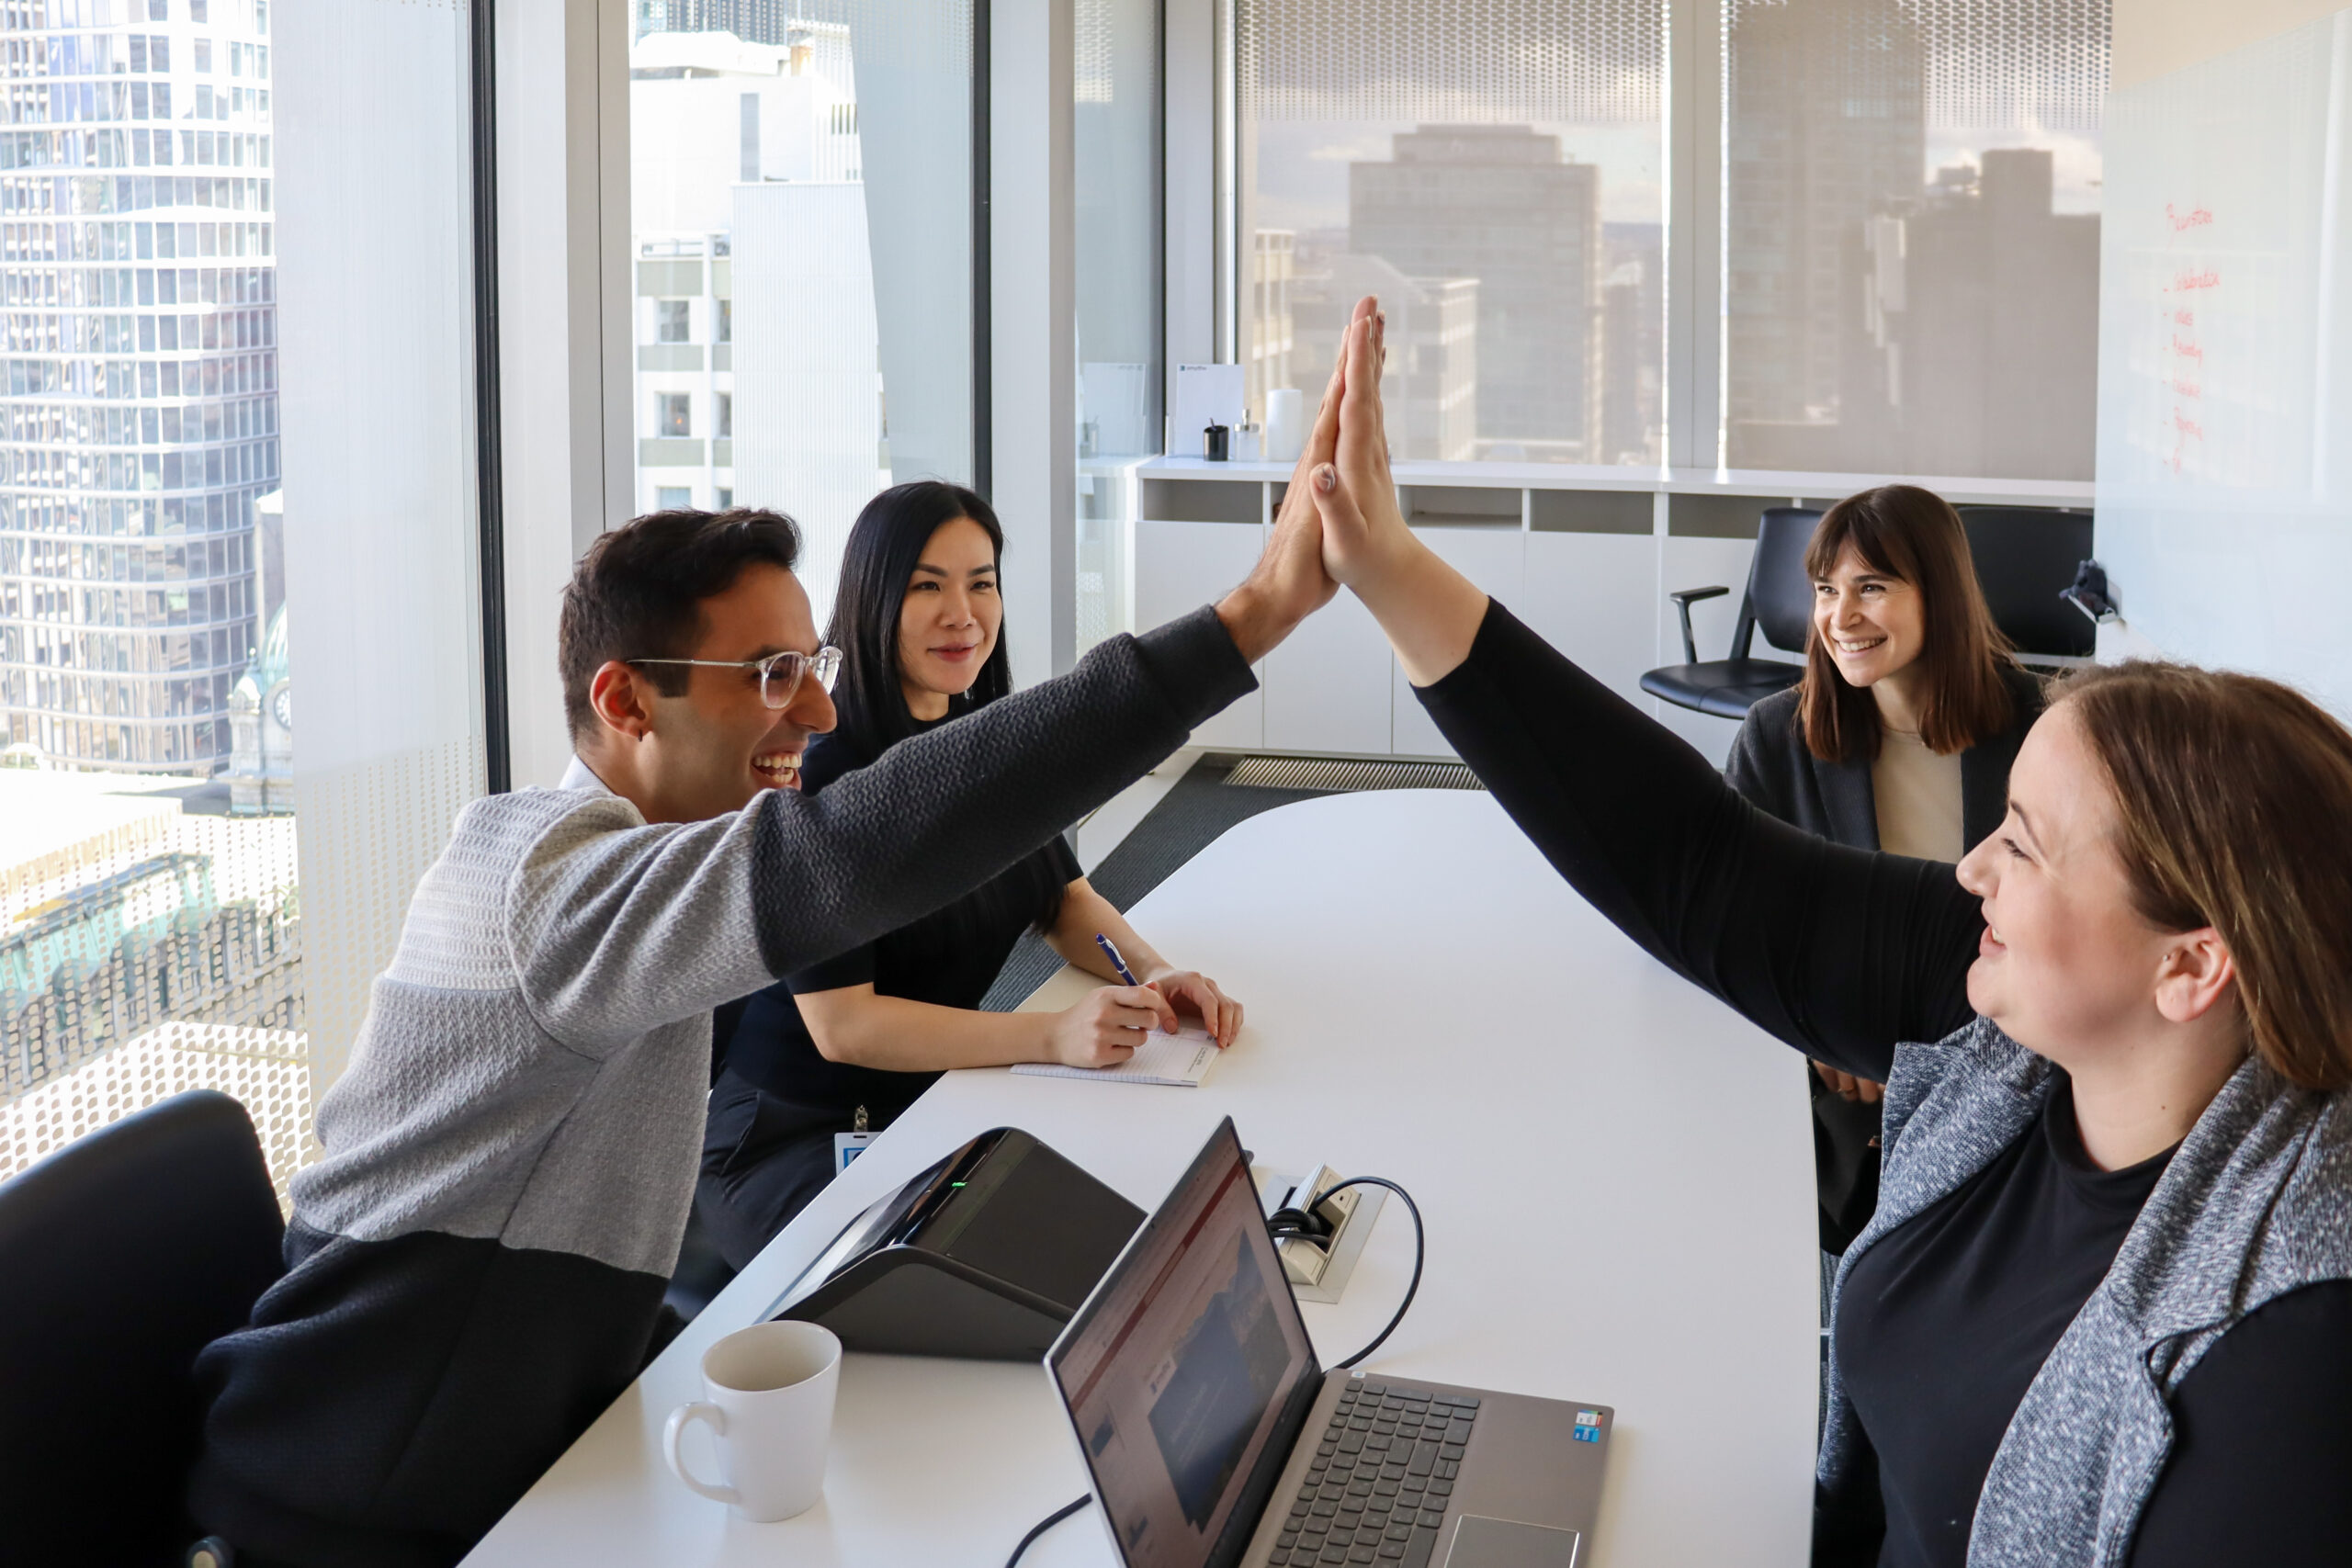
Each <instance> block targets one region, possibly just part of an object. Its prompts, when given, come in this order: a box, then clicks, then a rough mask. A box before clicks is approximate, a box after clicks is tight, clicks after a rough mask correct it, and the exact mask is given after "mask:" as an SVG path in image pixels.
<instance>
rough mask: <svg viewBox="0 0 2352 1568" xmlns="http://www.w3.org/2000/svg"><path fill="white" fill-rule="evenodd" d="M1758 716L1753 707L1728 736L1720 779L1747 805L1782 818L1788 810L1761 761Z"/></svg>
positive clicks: (1787, 813)
mask: <svg viewBox="0 0 2352 1568" xmlns="http://www.w3.org/2000/svg"><path fill="white" fill-rule="evenodd" d="M1758 723H1759V719H1758V715H1757V713H1756V711H1755V710H1754V709H1752V708H1751V709H1749V710H1748V715H1747V718H1746V719H1745V720H1743V721H1742V722H1741V724H1740V727H1739V733H1738V734H1737V735H1735V736H1733V737H1732V738H1731V754H1730V755H1729V756H1728V757H1726V758H1724V783H1725V784H1729V785H1731V787H1732V790H1733V792H1734V793H1736V795H1739V796H1740V798H1741V799H1743V800H1746V801H1747V802H1748V803H1749V804H1750V805H1753V806H1755V807H1759V808H1760V809H1762V810H1763V811H1765V812H1766V813H1768V814H1770V815H1771V816H1774V817H1777V818H1780V819H1781V821H1783V822H1786V821H1788V820H1789V819H1790V818H1791V816H1792V812H1791V811H1790V810H1789V807H1788V803H1787V802H1786V801H1784V800H1782V799H1781V798H1780V796H1781V791H1779V790H1777V789H1774V788H1773V787H1772V784H1773V782H1774V781H1773V780H1772V778H1771V776H1770V771H1769V770H1768V769H1767V768H1766V767H1765V765H1764V754H1763V748H1762V745H1761V743H1760V742H1759V740H1758V736H1757V729H1758Z"/></svg>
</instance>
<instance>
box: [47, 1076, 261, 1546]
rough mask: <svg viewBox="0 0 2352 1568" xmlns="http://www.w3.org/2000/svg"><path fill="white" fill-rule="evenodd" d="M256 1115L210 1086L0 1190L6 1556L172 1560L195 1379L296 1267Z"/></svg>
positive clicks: (195, 1414)
mask: <svg viewBox="0 0 2352 1568" xmlns="http://www.w3.org/2000/svg"><path fill="white" fill-rule="evenodd" d="M283 1232H284V1227H283V1225H282V1224H281V1222H280V1220H279V1218H278V1212H277V1195H276V1194H275V1193H273V1192H272V1191H271V1190H270V1186H269V1170H268V1168H267V1167H266V1165H265V1164H264V1163H263V1161H262V1155H261V1145H260V1144H259V1143H258V1142H257V1141H256V1140H255V1139H254V1129H253V1122H251V1121H250V1120H248V1119H247V1117H246V1115H245V1108H244V1107H243V1106H242V1105H240V1104H238V1103H237V1102H236V1101H235V1100H232V1099H230V1098H229V1097H228V1096H227V1095H225V1094H215V1093H213V1092H211V1091H210V1090H209V1089H198V1090H196V1091H194V1092H191V1093H187V1094H182V1095H177V1096H175V1097H174V1098H172V1099H170V1100H164V1102H163V1103H162V1104H160V1105H156V1106H153V1107H151V1108H149V1109H148V1110H145V1111H138V1112H136V1113H134V1114H132V1115H130V1116H126V1117H124V1118H123V1119H122V1120H121V1121H119V1122H115V1123H114V1124H113V1125H112V1126H110V1127H105V1128H102V1129H100V1130H99V1131H97V1132H95V1133H92V1134H88V1135H86V1136H85V1137H82V1138H79V1139H76V1140H75V1141H74V1143H72V1144H69V1145H66V1146H65V1147H64V1148H62V1149H60V1150H59V1151H58V1152H57V1153H55V1154H53V1155H51V1156H49V1158H47V1159H45V1160H43V1161H41V1162H40V1164H39V1165H36V1166H34V1167H33V1168H30V1169H29V1170H27V1171H25V1172H23V1173H22V1174H21V1175H18V1176H16V1177H13V1178H11V1179H8V1180H7V1181H5V1182H0V1281H5V1283H0V1532H5V1539H6V1547H5V1550H0V1557H5V1558H6V1560H7V1561H10V1562H104V1563H108V1564H130V1565H135V1564H140V1563H148V1562H154V1563H173V1564H176V1563H178V1562H180V1554H181V1552H182V1551H183V1550H184V1549H185V1548H186V1547H187V1542H188V1540H189V1539H190V1537H191V1535H192V1534H193V1532H192V1531H191V1530H190V1529H189V1528H188V1525H187V1518H186V1517H185V1513H184V1510H183V1505H182V1501H181V1492H182V1489H183V1488H184V1487H185V1486H186V1484H187V1472H188V1469H189V1466H190V1465H191V1464H193V1463H194V1462H195V1458H196V1447H197V1439H198V1421H199V1417H200V1411H199V1409H198V1401H197V1395H196V1390H195V1387H194V1384H193V1383H192V1382H191V1380H190V1376H189V1371H190V1368H191V1367H192V1366H193V1365H194V1363H195V1360H196V1355H197V1352H198V1350H201V1349H202V1348H204V1347H205V1346H206V1345H207V1344H209V1343H210V1342H211V1341H212V1340H214V1339H217V1338H219V1337H220V1336H221V1335H223V1334H226V1333H228V1332H230V1331H231V1330H232V1329H234V1328H237V1327H239V1326H241V1325H243V1323H244V1322H245V1320H246V1317H247V1316H248V1315H249V1314H251V1312H252V1310H253V1304H254V1300H255V1299H256V1298H257V1297H259V1296H260V1294H261V1292H263V1291H265V1290H266V1289H268V1287H269V1285H270V1284H271V1282H272V1281H274V1280H277V1277H278V1275H279V1274H280V1272H282V1270H283V1264H282V1263H281V1261H280V1244H281V1241H282V1239H283Z"/></svg>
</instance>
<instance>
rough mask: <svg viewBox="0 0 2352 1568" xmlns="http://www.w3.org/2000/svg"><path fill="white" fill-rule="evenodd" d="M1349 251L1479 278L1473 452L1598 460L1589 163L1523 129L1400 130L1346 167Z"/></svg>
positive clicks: (1432, 273)
mask: <svg viewBox="0 0 2352 1568" xmlns="http://www.w3.org/2000/svg"><path fill="white" fill-rule="evenodd" d="M1348 249H1349V250H1350V251H1351V252H1352V253H1354V254H1357V255H1359V256H1378V257H1380V258H1381V259H1383V260H1384V261H1386V262H1387V263H1388V264H1389V265H1391V266H1394V267H1395V268H1396V269H1397V271H1398V272H1400V273H1402V274H1404V275H1405V276H1408V277H1415V278H1475V279H1476V280H1477V299H1478V328H1477V365H1478V372H1477V375H1478V379H1477V433H1478V439H1477V446H1478V450H1477V452H1476V456H1478V457H1498V458H1523V459H1534V460H1538V461H1557V462H1593V461H1600V460H1602V459H1601V458H1600V457H1599V453H1600V398H1601V353H1600V280H1601V244H1600V168H1599V166H1598V165H1595V164H1579V163H1574V162H1570V161H1567V160H1565V159H1564V158H1563V157H1562V155H1561V149H1560V139H1559V138H1558V137H1557V136H1552V135H1546V134H1542V133H1539V132H1537V131H1535V130H1532V129H1530V128H1529V127H1527V126H1524V125H1424V126H1421V127H1420V128H1419V129H1418V130H1411V131H1405V132H1400V133H1398V134H1397V136H1395V137H1394V138H1393V139H1392V156H1391V157H1390V159H1389V160H1388V161H1387V162H1385V163H1351V164H1349V165H1348ZM1306 362H1307V363H1312V360H1311V358H1310V359H1309V360H1307V361H1306Z"/></svg>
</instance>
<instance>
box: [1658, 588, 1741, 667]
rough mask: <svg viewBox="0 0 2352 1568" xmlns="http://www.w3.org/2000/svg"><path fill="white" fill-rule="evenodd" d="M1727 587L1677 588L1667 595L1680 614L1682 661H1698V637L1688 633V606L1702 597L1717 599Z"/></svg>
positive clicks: (1686, 662) (1689, 624)
mask: <svg viewBox="0 0 2352 1568" xmlns="http://www.w3.org/2000/svg"><path fill="white" fill-rule="evenodd" d="M1728 592H1731V590H1730V589H1728V588H1678V589H1676V590H1675V591H1674V592H1671V593H1669V594H1668V595H1667V597H1668V598H1669V599H1671V600H1673V601H1674V607H1675V609H1676V610H1677V611H1679V613H1680V614H1681V616H1682V662H1683V663H1685V664H1696V663H1698V662H1699V639H1698V638H1696V637H1692V636H1691V605H1693V604H1697V603H1698V602H1699V601H1700V600H1702V599H1719V598H1721V597H1722V596H1723V595H1724V594H1726V593H1728Z"/></svg>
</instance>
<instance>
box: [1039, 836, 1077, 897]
mask: <svg viewBox="0 0 2352 1568" xmlns="http://www.w3.org/2000/svg"><path fill="white" fill-rule="evenodd" d="M1038 853H1039V854H1041V855H1043V856H1045V857H1046V864H1047V865H1049V866H1051V867H1053V869H1054V871H1055V874H1057V875H1058V876H1060V878H1061V879H1062V886H1064V887H1068V886H1069V885H1070V884H1071V883H1073V882H1076V881H1077V880H1078V879H1079V878H1080V877H1081V876H1084V875H1085V874H1086V868H1085V867H1084V866H1082V865H1080V864H1079V863H1078V852H1077V851H1076V850H1073V849H1071V848H1070V847H1069V834H1067V833H1057V834H1056V835H1054V837H1052V838H1050V839H1048V840H1046V847H1045V848H1044V849H1042V850H1039V851H1038Z"/></svg>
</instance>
